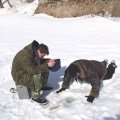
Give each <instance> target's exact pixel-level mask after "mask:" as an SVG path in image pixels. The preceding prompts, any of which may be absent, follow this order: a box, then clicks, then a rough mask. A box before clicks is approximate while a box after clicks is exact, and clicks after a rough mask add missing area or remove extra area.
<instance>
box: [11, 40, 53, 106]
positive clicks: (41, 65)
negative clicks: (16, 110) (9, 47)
mask: <svg viewBox="0 0 120 120" xmlns="http://www.w3.org/2000/svg"><path fill="white" fill-rule="evenodd" d="M48 54H49V49H48V47H47V45H45V44H42V43H41V44H39V43H38V42H37V41H35V40H34V41H33V42H32V43H31V44H29V45H27V46H26V47H24V48H23V49H22V50H20V51H19V52H18V53H17V54H16V56H15V57H14V59H13V63H12V70H11V74H12V77H13V80H14V81H15V84H16V85H24V86H26V87H28V88H30V89H31V91H32V100H33V101H35V102H37V103H40V104H46V103H47V102H48V101H47V100H46V99H45V98H43V96H42V95H40V90H41V89H42V90H51V89H53V88H52V87H50V86H47V80H48V76H49V69H51V68H53V67H54V66H55V60H52V59H45V58H44V56H46V55H48Z"/></svg>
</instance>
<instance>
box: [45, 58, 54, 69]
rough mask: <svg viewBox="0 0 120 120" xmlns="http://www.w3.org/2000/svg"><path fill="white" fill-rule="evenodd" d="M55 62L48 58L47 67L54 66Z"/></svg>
mask: <svg viewBox="0 0 120 120" xmlns="http://www.w3.org/2000/svg"><path fill="white" fill-rule="evenodd" d="M55 63H56V62H55V60H54V59H50V60H49V61H48V63H47V64H48V67H49V68H52V67H54V66H55Z"/></svg>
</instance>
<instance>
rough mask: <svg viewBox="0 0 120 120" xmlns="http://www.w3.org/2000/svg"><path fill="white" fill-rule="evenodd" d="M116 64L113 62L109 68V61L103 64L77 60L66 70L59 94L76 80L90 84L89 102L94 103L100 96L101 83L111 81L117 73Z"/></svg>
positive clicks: (94, 61)
mask: <svg viewBox="0 0 120 120" xmlns="http://www.w3.org/2000/svg"><path fill="white" fill-rule="evenodd" d="M116 67H117V66H116V64H115V62H114V61H112V62H111V63H110V64H109V65H108V66H107V60H104V61H102V62H99V61H96V60H76V61H74V62H72V63H71V64H70V65H69V66H68V67H67V69H66V70H65V74H64V78H63V83H62V86H61V88H60V89H59V90H58V91H56V92H57V93H59V92H62V91H64V90H65V89H68V88H69V86H70V82H71V80H73V79H76V80H78V81H80V82H83V81H85V82H87V83H90V84H91V86H92V88H91V91H90V93H89V95H88V96H86V97H87V101H88V102H90V103H92V102H93V101H94V99H95V98H96V97H98V96H99V92H100V86H101V81H103V80H108V79H111V78H112V76H113V74H114V73H115V69H116Z"/></svg>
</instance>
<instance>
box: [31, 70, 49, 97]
mask: <svg viewBox="0 0 120 120" xmlns="http://www.w3.org/2000/svg"><path fill="white" fill-rule="evenodd" d="M48 76H49V72H45V73H41V74H38V75H33V82H34V90H32V98H38V97H40V90H41V88H42V87H44V86H46V85H47V81H48Z"/></svg>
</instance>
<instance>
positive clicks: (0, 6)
mask: <svg viewBox="0 0 120 120" xmlns="http://www.w3.org/2000/svg"><path fill="white" fill-rule="evenodd" d="M0 8H3V4H2V1H1V0H0Z"/></svg>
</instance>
